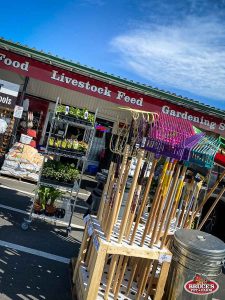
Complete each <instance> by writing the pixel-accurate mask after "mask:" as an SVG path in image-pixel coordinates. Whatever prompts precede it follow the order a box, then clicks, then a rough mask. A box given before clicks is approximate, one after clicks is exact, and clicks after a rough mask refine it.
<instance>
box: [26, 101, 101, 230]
mask: <svg viewBox="0 0 225 300" xmlns="http://www.w3.org/2000/svg"><path fill="white" fill-rule="evenodd" d="M60 102H61V101H60V99H59V98H57V101H56V105H55V109H54V113H53V118H52V123H51V127H50V131H49V135H48V140H47V145H46V149H45V152H44V154H43V155H44V160H43V164H42V167H41V170H40V173H39V179H38V182H37V189H36V191H35V195H34V197H33V199H32V208H31V211H30V214H29V217H28V218H26V219H24V222H23V223H22V224H21V227H22V229H23V230H27V229H28V228H29V225H30V223H31V222H32V219H33V218H37V219H41V220H44V221H53V222H54V223H57V222H58V223H66V224H67V233H69V232H70V231H71V221H72V216H73V212H74V209H75V206H76V201H77V197H78V193H79V189H80V185H81V180H82V176H83V173H84V171H85V167H86V162H87V158H88V155H89V152H90V148H91V144H92V140H93V137H94V131H95V127H94V123H95V120H96V115H97V111H96V112H95V115H94V122H93V124H91V123H90V122H87V121H85V120H79V119H74V118H73V117H71V116H69V117H68V116H67V115H63V114H61V113H57V108H58V106H59V105H60ZM59 123H65V124H66V130H65V133H64V137H65V136H66V134H67V129H68V126H69V125H70V126H73V127H77V128H82V129H84V134H83V140H82V141H83V142H85V143H87V145H88V147H87V149H86V152H84V151H78V150H75V149H62V148H57V147H56V146H52V145H51V146H50V145H49V141H50V139H51V137H52V136H53V135H54V133H53V131H54V129H55V128H56V126H57V124H59ZM50 156H52V157H53V160H55V161H57V160H59V159H60V157H65V158H69V159H73V160H74V164H75V165H76V166H77V167H78V166H79V167H80V168H81V171H80V174H79V178H78V179H76V180H75V181H74V182H73V183H65V182H60V181H58V180H56V179H55V180H52V179H50V180H49V179H46V178H45V177H44V176H43V167H44V163H45V162H47V161H48V159H49V157H50ZM41 186H44V187H53V188H55V189H57V190H60V191H62V192H64V196H63V197H62V196H61V199H57V200H56V201H55V203H56V205H59V208H61V207H60V205H62V203H63V204H64V209H65V216H64V217H63V218H58V217H56V216H47V215H44V214H37V213H35V212H34V205H35V201H36V200H37V199H38V193H37V190H38V188H39V187H41ZM65 195H66V196H65ZM62 200H63V201H62ZM60 203H61V204H60Z"/></svg>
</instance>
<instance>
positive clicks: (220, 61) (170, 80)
mask: <svg viewBox="0 0 225 300" xmlns="http://www.w3.org/2000/svg"><path fill="white" fill-rule="evenodd" d="M111 46H112V47H113V49H114V50H115V51H116V52H117V53H119V54H120V57H121V58H122V61H121V64H123V65H125V66H127V67H128V68H129V69H130V70H132V71H134V72H135V73H137V74H138V75H139V76H141V77H142V78H145V79H147V80H149V81H150V82H154V83H155V85H156V86H157V85H160V86H163V85H164V86H168V87H173V88H177V89H181V90H185V91H189V92H192V93H195V94H197V95H200V96H204V97H211V98H214V99H218V100H224V101H225V26H224V23H223V24H221V23H219V22H218V20H215V19H214V20H213V19H212V18H211V19H207V18H197V17H189V18H186V20H185V21H182V22H179V24H178V23H177V24H176V25H175V24H173V25H170V26H161V25H147V24H145V25H142V26H141V28H138V29H136V30H133V31H130V32H128V33H126V34H123V35H120V36H117V37H115V38H114V39H113V40H112V41H111Z"/></svg>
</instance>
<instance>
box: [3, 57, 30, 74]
mask: <svg viewBox="0 0 225 300" xmlns="http://www.w3.org/2000/svg"><path fill="white" fill-rule="evenodd" d="M0 62H2V63H4V64H5V65H6V66H12V67H14V68H16V69H21V70H23V71H27V72H28V67H29V62H28V61H25V62H24V63H20V62H19V61H16V60H12V59H11V58H8V57H7V56H6V55H5V54H2V53H0Z"/></svg>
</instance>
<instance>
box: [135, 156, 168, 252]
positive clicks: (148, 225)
mask: <svg viewBox="0 0 225 300" xmlns="http://www.w3.org/2000/svg"><path fill="white" fill-rule="evenodd" d="M169 161H170V159H169V158H167V159H166V161H165V163H164V166H163V170H162V173H161V176H160V179H159V183H158V186H157V189H156V192H155V196H154V199H153V202H152V206H151V210H150V213H149V216H148V219H147V222H146V224H145V229H144V233H143V236H142V239H141V243H140V246H143V245H144V242H145V239H146V236H147V234H148V232H149V231H150V228H151V227H152V223H153V222H154V219H153V218H154V215H155V210H156V208H157V202H158V198H159V196H160V193H161V187H162V184H163V181H164V178H165V175H166V171H167V169H168V166H169Z"/></svg>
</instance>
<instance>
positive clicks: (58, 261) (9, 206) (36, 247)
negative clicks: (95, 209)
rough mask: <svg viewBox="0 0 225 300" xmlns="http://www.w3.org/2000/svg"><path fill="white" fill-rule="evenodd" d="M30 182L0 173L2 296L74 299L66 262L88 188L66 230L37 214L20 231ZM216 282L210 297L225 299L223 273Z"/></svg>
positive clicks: (73, 251) (75, 244) (78, 233)
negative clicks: (69, 228)
mask: <svg viewBox="0 0 225 300" xmlns="http://www.w3.org/2000/svg"><path fill="white" fill-rule="evenodd" d="M34 187H35V186H34V185H32V184H27V183H23V182H18V181H17V180H10V179H6V178H3V177H0V300H9V299H12V300H40V299H44V300H53V299H54V300H72V298H71V278H70V275H71V273H70V267H69V263H70V259H71V258H72V257H75V256H77V254H78V252H79V248H80V244H81V241H82V236H83V229H84V223H83V219H82V217H83V214H84V212H86V209H87V208H86V206H85V201H84V200H86V199H87V197H88V195H89V193H88V191H87V190H85V189H83V190H81V194H80V195H79V197H80V199H79V201H78V202H77V208H76V209H75V213H74V216H73V219H72V224H73V226H72V232H71V234H70V235H69V236H67V234H66V226H63V225H59V224H58V225H57V224H56V225H55V224H49V223H46V222H43V221H40V220H37V219H36V220H34V221H33V222H32V223H31V226H30V228H29V229H28V230H27V231H23V230H22V229H21V223H22V221H23V219H24V217H27V215H28V213H29V211H30V206H31V196H32V193H33V190H34ZM224 273H225V272H224ZM217 282H218V283H219V286H220V288H219V290H218V292H217V293H216V294H214V295H213V296H212V297H211V298H208V299H211V300H225V274H221V276H220V277H219V278H217ZM190 299H191V298H190ZM199 299H201V298H200V297H199ZM184 300H189V299H184Z"/></svg>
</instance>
